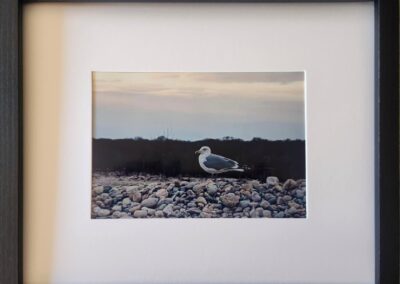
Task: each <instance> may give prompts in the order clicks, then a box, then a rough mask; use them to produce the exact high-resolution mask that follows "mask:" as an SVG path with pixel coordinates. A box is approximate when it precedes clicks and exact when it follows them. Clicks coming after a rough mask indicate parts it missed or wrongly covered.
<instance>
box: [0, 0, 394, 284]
mask: <svg viewBox="0 0 400 284" xmlns="http://www.w3.org/2000/svg"><path fill="white" fill-rule="evenodd" d="M38 2H198V3H199V2H290V3H297V2H362V0H361V1H355V0H353V1H351V0H350V1H348V0H341V1H317V0H315V1H302V0H286V1H279V0H275V1H274V0H272V1H271V0H252V1H243V0H237V1H235V0H231V1H229V0H227V1H226V0H216V1H215V0H214V1H213V0H205V1H191V0H183V1H180V0H161V1H160V0H150V1H146V0H142V1H131V0H123V1H113V0H86V1H79V0H1V1H0V283H7V284H8V283H10V284H12V283H22V282H23V265H22V263H23V242H22V239H23V203H22V195H23V175H22V167H23V152H22V145H23V135H22V129H23V124H22V116H23V108H22V86H23V85H22V68H23V65H22V37H21V34H22V25H21V23H22V8H23V5H25V4H26V3H38ZM374 5H375V141H374V142H375V181H376V183H375V224H376V225H375V255H376V259H375V267H376V271H375V275H376V279H375V283H379V284H393V283H399V280H400V279H399V221H400V220H399V215H400V214H399V212H400V211H399V18H398V17H399V2H398V0H375V1H374ZM349 139H351V137H350V138H349Z"/></svg>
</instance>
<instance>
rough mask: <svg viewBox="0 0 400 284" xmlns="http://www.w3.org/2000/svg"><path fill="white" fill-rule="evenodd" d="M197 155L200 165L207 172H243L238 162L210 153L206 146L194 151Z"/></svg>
mask: <svg viewBox="0 0 400 284" xmlns="http://www.w3.org/2000/svg"><path fill="white" fill-rule="evenodd" d="M195 154H200V155H199V164H200V167H201V168H202V169H203V170H204V171H206V172H207V173H209V174H220V173H225V172H231V171H235V172H243V171H244V170H243V169H240V168H239V163H238V162H236V161H234V160H231V159H228V158H225V157H222V156H219V155H215V154H211V149H210V147H208V146H203V147H201V148H200V149H199V150H197V151H196V152H195Z"/></svg>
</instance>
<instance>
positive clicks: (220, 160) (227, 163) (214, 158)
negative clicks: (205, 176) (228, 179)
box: [204, 154, 238, 170]
mask: <svg viewBox="0 0 400 284" xmlns="http://www.w3.org/2000/svg"><path fill="white" fill-rule="evenodd" d="M204 165H205V166H206V167H207V168H210V169H215V170H223V169H231V168H236V167H237V166H238V163H237V162H235V161H233V160H231V159H228V158H225V157H222V156H218V155H214V154H211V155H209V156H207V158H206V159H205V161H204Z"/></svg>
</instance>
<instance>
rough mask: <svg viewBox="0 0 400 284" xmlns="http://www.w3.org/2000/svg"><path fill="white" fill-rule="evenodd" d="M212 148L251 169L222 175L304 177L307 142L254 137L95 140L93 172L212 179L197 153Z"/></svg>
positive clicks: (213, 150)
mask: <svg viewBox="0 0 400 284" xmlns="http://www.w3.org/2000/svg"><path fill="white" fill-rule="evenodd" d="M201 146H209V147H210V148H211V150H212V152H213V153H215V154H220V155H223V156H225V157H228V158H231V159H233V160H236V161H238V162H239V163H240V165H246V167H247V168H248V169H247V170H246V171H245V172H244V173H240V172H232V173H224V174H222V176H231V177H233V176H234V177H247V178H255V179H264V178H265V177H267V176H277V177H279V178H280V179H282V180H283V179H287V178H293V179H301V178H305V142H304V141H303V140H284V141H269V140H265V139H260V138H254V139H253V140H251V141H243V140H240V139H234V138H231V137H225V138H224V139H222V140H219V139H205V140H201V141H193V142H192V141H181V140H171V139H167V138H165V137H159V138H157V139H155V140H147V139H142V138H135V139H118V140H112V139H93V169H94V171H121V172H123V173H125V174H129V173H133V172H145V173H150V174H163V175H166V176H209V174H207V173H205V172H204V171H203V170H202V169H201V168H200V166H199V163H198V157H197V155H195V153H194V152H195V151H196V150H198V149H199V148H200V147H201Z"/></svg>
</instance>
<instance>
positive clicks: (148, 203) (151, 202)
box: [141, 197, 158, 208]
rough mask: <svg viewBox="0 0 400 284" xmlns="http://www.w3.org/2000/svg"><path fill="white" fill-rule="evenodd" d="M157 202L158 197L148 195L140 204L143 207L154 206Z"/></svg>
mask: <svg viewBox="0 0 400 284" xmlns="http://www.w3.org/2000/svg"><path fill="white" fill-rule="evenodd" d="M157 203H158V198H156V197H149V198H147V199H145V200H143V201H142V203H141V204H142V206H143V207H148V208H154V207H156V205H157Z"/></svg>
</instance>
